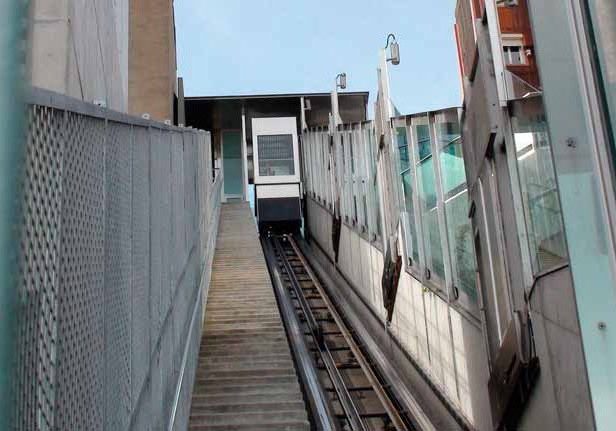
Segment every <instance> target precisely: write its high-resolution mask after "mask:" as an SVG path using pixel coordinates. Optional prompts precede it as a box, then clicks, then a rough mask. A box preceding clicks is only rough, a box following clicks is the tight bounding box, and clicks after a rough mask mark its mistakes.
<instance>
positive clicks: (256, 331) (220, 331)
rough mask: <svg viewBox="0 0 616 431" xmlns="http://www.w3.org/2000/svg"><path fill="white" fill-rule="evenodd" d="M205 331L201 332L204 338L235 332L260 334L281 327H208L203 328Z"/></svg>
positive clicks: (271, 331) (276, 330) (239, 333)
mask: <svg viewBox="0 0 616 431" xmlns="http://www.w3.org/2000/svg"><path fill="white" fill-rule="evenodd" d="M205 329H206V330H205V332H204V334H203V338H202V339H205V338H207V337H210V336H216V335H230V334H235V335H253V336H259V335H260V334H265V333H268V332H269V333H278V332H279V331H280V330H281V329H282V328H259V329H253V328H241V329H238V328H236V329H232V330H230V329H217V330H211V329H210V328H205Z"/></svg>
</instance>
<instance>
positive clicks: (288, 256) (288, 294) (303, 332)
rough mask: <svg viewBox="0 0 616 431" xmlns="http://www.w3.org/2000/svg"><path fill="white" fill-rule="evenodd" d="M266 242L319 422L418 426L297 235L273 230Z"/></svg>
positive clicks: (357, 429) (360, 427) (363, 428)
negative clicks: (296, 238) (394, 396)
mask: <svg viewBox="0 0 616 431" xmlns="http://www.w3.org/2000/svg"><path fill="white" fill-rule="evenodd" d="M263 246H264V249H265V252H266V255H267V256H268V262H269V264H270V270H271V272H272V278H273V279H274V285H275V288H276V291H277V295H278V299H279V303H280V306H281V309H282V310H281V311H282V313H281V314H282V316H283V319H284V320H285V325H286V326H287V333H288V335H289V341H290V343H291V345H292V347H293V351H294V355H295V359H296V362H297V363H298V370H299V371H300V375H301V376H302V381H303V385H304V392H305V393H306V395H307V399H308V401H309V405H310V410H311V413H312V418H313V421H314V422H316V424H315V428H316V429H332V430H341V431H347V430H353V431H372V430H379V431H393V430H413V429H415V428H414V427H413V425H412V424H413V421H412V419H411V418H410V416H409V415H408V413H407V412H405V411H403V410H402V409H401V407H400V404H398V403H397V402H396V400H395V399H394V398H393V397H392V395H391V392H390V391H389V389H388V385H387V383H386V382H385V381H384V380H383V379H382V378H381V376H380V375H379V374H378V371H377V370H376V369H375V366H374V364H373V363H372V361H371V359H370V358H369V356H368V355H367V354H366V353H365V352H364V350H363V348H362V344H361V341H360V340H359V339H357V335H356V334H355V332H354V330H353V329H352V328H350V327H349V326H348V325H347V323H346V321H345V316H344V313H343V311H342V310H341V309H339V307H337V304H335V303H334V302H333V301H332V300H331V299H330V297H329V295H328V293H327V289H326V288H325V286H324V285H323V283H322V282H321V281H320V280H319V278H318V277H317V275H316V274H315V272H314V271H313V270H312V269H311V267H310V265H309V263H308V261H307V259H306V257H305V256H304V255H303V254H302V252H301V251H300V249H299V247H298V245H297V244H296V242H295V240H294V239H293V236H291V235H269V236H268V237H267V238H266V239H263ZM285 303H286V304H287V305H286V306H287V308H288V309H290V310H292V311H289V310H286V312H285V310H284V308H285ZM293 315H294V316H293ZM289 320H291V321H293V320H294V321H295V324H296V326H297V328H296V329H295V330H293V324H292V323H293V322H289ZM311 367H312V369H311ZM319 397H322V399H319ZM315 398H316V400H315Z"/></svg>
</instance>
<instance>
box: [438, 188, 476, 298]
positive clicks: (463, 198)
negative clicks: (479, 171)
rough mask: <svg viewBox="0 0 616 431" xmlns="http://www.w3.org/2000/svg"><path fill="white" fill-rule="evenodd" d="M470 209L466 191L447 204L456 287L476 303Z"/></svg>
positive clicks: (448, 230) (446, 212)
mask: <svg viewBox="0 0 616 431" xmlns="http://www.w3.org/2000/svg"><path fill="white" fill-rule="evenodd" d="M468 209H469V208H468V193H467V192H466V191H464V192H463V193H460V194H458V195H456V196H455V197H454V198H452V199H450V200H449V201H447V202H445V214H446V215H447V236H448V238H449V247H450V248H451V253H450V254H451V264H452V274H453V282H454V286H456V287H457V288H458V289H460V290H461V291H463V292H464V293H466V294H467V295H468V296H469V297H470V298H471V299H472V300H473V301H476V300H477V290H476V279H475V267H476V264H475V250H474V245H473V230H472V227H471V223H470V219H469V217H468Z"/></svg>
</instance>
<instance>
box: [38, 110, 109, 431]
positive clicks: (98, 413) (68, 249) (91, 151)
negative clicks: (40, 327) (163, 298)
mask: <svg viewBox="0 0 616 431" xmlns="http://www.w3.org/2000/svg"><path fill="white" fill-rule="evenodd" d="M60 133H63V134H64V138H65V139H66V142H65V152H64V169H63V172H62V216H61V221H60V223H61V236H60V270H59V291H58V295H59V315H58V356H57V363H56V364H57V365H56V369H57V378H56V400H55V402H56V403H55V407H54V410H55V412H54V415H55V427H56V428H57V429H100V428H102V424H103V415H104V408H103V407H104V405H105V398H104V392H103V391H102V390H101V388H103V387H104V383H105V378H104V374H105V366H104V365H105V364H104V360H102V359H101V358H105V357H106V355H105V337H104V330H105V319H104V314H105V295H104V290H105V289H104V287H105V283H104V275H105V270H104V263H105V217H104V215H105V169H104V168H105V122H104V121H101V120H100V119H94V118H89V117H85V116H81V115H78V114H75V113H68V114H67V116H66V122H65V124H64V127H63V130H61V131H60ZM39 174H40V175H43V172H40V173H39ZM93 388H95V389H93Z"/></svg>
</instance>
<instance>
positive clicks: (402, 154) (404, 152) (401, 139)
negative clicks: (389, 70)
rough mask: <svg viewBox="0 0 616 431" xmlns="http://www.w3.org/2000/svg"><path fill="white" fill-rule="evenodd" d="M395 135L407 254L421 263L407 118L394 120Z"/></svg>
mask: <svg viewBox="0 0 616 431" xmlns="http://www.w3.org/2000/svg"><path fill="white" fill-rule="evenodd" d="M394 136H395V139H396V144H397V147H398V160H399V166H398V168H399V169H398V172H399V173H400V177H401V181H402V187H403V188H402V191H403V195H404V209H405V211H406V213H407V215H408V218H407V220H408V226H405V229H406V232H407V254H408V256H409V258H410V261H409V262H408V263H409V264H410V265H411V266H415V265H416V264H419V248H418V245H417V229H416V220H415V209H414V204H413V201H414V199H415V196H414V193H415V187H414V182H415V178H414V177H415V175H414V172H415V166H414V164H413V163H411V159H410V153H409V142H408V137H407V129H406V120H405V119H404V120H401V121H400V120H397V121H395V122H394Z"/></svg>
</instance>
